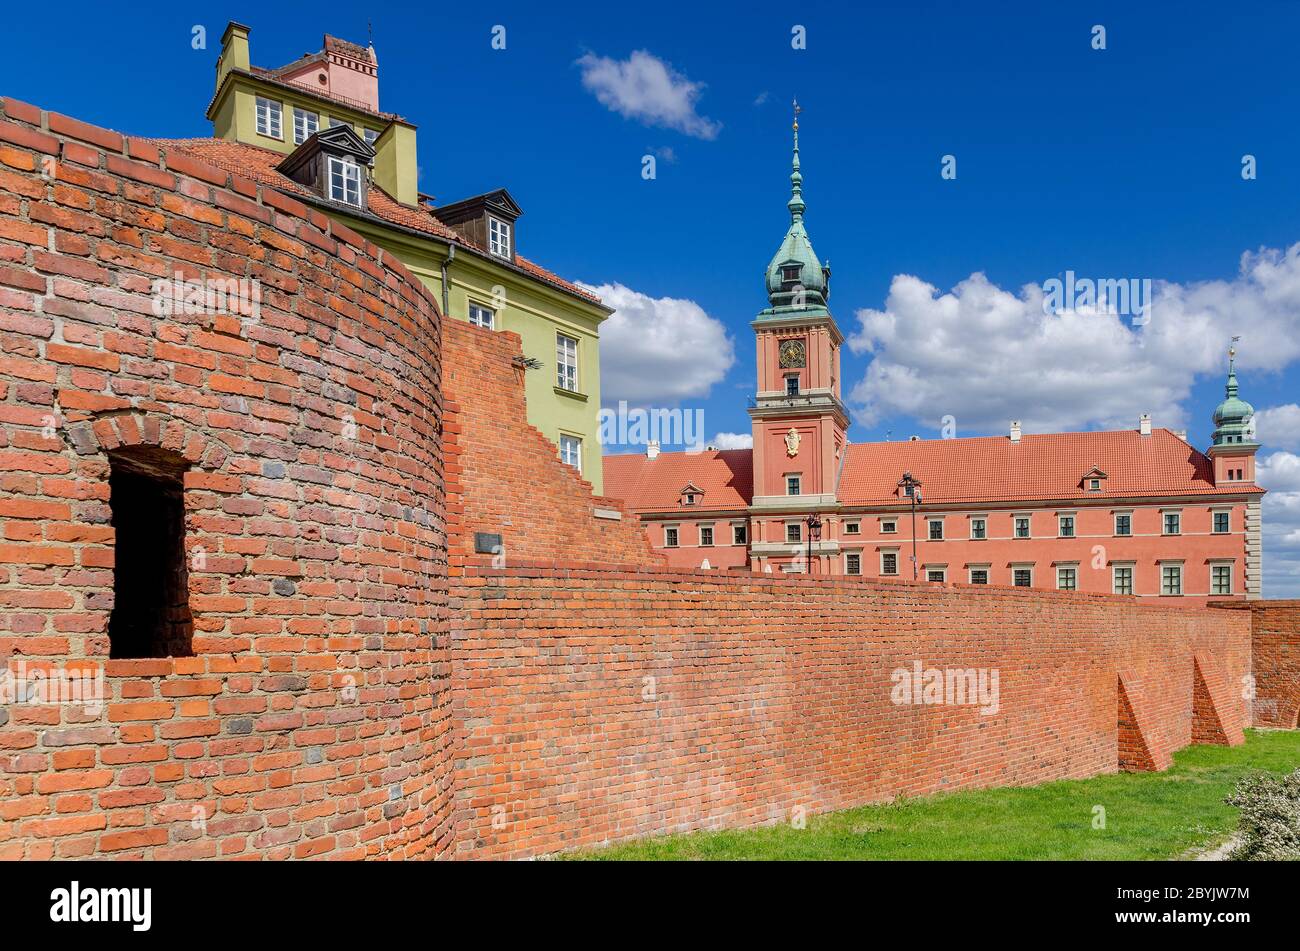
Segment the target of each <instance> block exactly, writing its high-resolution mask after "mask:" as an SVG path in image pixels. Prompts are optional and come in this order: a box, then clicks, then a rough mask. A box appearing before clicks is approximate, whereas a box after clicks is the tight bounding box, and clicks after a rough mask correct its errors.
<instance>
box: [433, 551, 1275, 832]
mask: <svg viewBox="0 0 1300 951" xmlns="http://www.w3.org/2000/svg"><path fill="white" fill-rule="evenodd" d="M451 599H452V600H451V616H452V633H451V636H452V651H451V660H452V671H453V675H452V676H453V684H454V687H453V693H454V720H455V721H456V724H457V731H458V736H457V746H458V748H460V749H461V753H460V754H459V759H458V768H457V770H456V776H455V790H456V792H455V796H456V810H455V822H456V834H455V835H456V853H455V854H456V855H458V856H463V857H476V856H491V857H522V856H529V855H536V854H539V853H545V852H551V851H555V850H560V849H567V848H573V847H577V846H589V845H594V844H597V843H600V842H604V841H609V840H615V839H621V838H626V837H630V836H638V835H649V834H654V833H662V832H668V831H678V830H688V829H699V828H712V827H720V826H745V825H755V824H762V823H767V822H780V821H787V820H789V819H790V818H791V816H792V812H793V810H795V809H804V810H806V811H807V812H818V811H822V810H829V809H840V808H846V807H850V806H854V805H858V804H861V803H866V802H871V801H876V800H882V799H888V798H891V797H894V796H897V795H900V794H906V795H918V794H924V793H932V792H938V791H943V790H952V789H961V788H971V787H982V786H996V785H1020V784H1029V783H1037V782H1043V781H1046V780H1052V779H1059V778H1063V777H1082V776H1090V775H1093V774H1096V773H1104V772H1114V771H1116V770H1117V769H1118V768H1119V766H1120V762H1121V758H1122V756H1124V752H1123V747H1122V746H1121V740H1120V733H1121V730H1120V729H1119V720H1120V716H1119V711H1120V700H1119V692H1118V691H1119V683H1120V682H1121V681H1122V682H1123V683H1124V686H1125V692H1126V695H1127V697H1128V700H1129V703H1130V705H1131V707H1132V711H1133V716H1132V717H1131V718H1130V720H1131V721H1132V722H1134V723H1135V724H1136V725H1137V727H1136V729H1137V730H1138V731H1140V732H1138V733H1130V734H1129V736H1128V740H1129V741H1130V742H1131V741H1132V740H1133V739H1135V738H1137V739H1140V741H1141V745H1142V747H1143V748H1144V749H1145V751H1146V754H1145V755H1146V758H1147V759H1148V760H1149V761H1148V762H1145V763H1142V762H1134V763H1131V764H1129V765H1130V766H1131V767H1132V768H1159V767H1160V766H1162V765H1164V764H1167V763H1168V762H1169V759H1170V756H1171V754H1172V752H1173V751H1174V750H1176V749H1178V748H1180V747H1182V746H1185V745H1187V744H1188V743H1190V742H1191V741H1192V736H1193V730H1194V729H1197V730H1198V732H1202V728H1199V727H1196V726H1195V724H1196V723H1197V722H1198V720H1199V719H1200V718H1201V717H1204V716H1205V715H1206V710H1205V709H1204V707H1202V710H1201V713H1200V716H1199V717H1198V715H1197V713H1196V711H1195V710H1194V705H1193V700H1194V697H1195V696H1196V694H1197V690H1198V687H1197V678H1196V677H1195V675H1194V670H1195V664H1196V663H1200V664H1201V666H1202V667H1203V668H1210V669H1212V670H1214V671H1215V673H1214V675H1213V676H1212V677H1211V676H1206V677H1205V678H1203V679H1204V681H1205V682H1207V683H1209V686H1208V687H1207V688H1206V692H1208V693H1209V694H1211V695H1212V700H1213V703H1214V707H1215V710H1214V712H1215V713H1217V715H1218V717H1219V718H1220V720H1221V722H1222V724H1223V726H1224V733H1225V738H1226V739H1228V740H1230V741H1232V742H1240V741H1241V726H1242V723H1243V721H1244V716H1245V710H1244V701H1243V700H1242V699H1241V696H1240V691H1237V692H1233V691H1231V690H1229V689H1226V687H1225V686H1224V685H1225V684H1231V683H1235V682H1239V680H1240V678H1241V677H1242V676H1244V675H1245V673H1246V671H1247V670H1248V668H1249V664H1250V644H1249V636H1248V634H1249V627H1248V623H1247V621H1246V618H1245V617H1244V616H1240V617H1238V616H1233V615H1228V614H1224V613H1221V612H1218V611H1211V610H1208V609H1204V608H1199V609H1180V608H1172V607H1165V606H1160V605H1146V604H1139V603H1135V602H1134V601H1133V600H1132V599H1125V598H1119V597H1111V596H1104V595H1067V594H1057V593H1054V592H1040V591H1032V590H1025V589H1015V588H992V587H987V588H973V587H967V586H961V587H952V586H944V587H940V586H933V585H930V586H927V585H911V584H904V583H890V582H878V581H863V580H855V579H816V578H814V579H807V578H798V579H789V578H781V577H774V576H770V575H766V576H757V575H752V576H741V577H735V576H726V575H722V574H720V573H686V574H672V573H669V572H666V571H664V572H654V571H618V570H611V571H604V572H601V571H591V570H586V569H578V568H574V569H569V570H564V569H557V568H553V567H552V568H536V569H533V568H529V567H527V566H516V567H513V568H509V569H506V570H505V571H494V570H492V569H490V568H485V567H477V566H471V567H469V568H468V569H467V574H466V576H465V577H464V578H461V579H453V587H452V590H451ZM915 661H920V662H921V663H922V665H923V669H928V668H932V667H933V668H936V669H947V668H954V669H979V668H984V669H986V670H992V669H995V670H997V671H998V672H999V692H1000V704H999V709H998V710H997V712H996V713H993V714H991V715H982V714H981V713H980V712H979V707H978V706H971V705H947V704H942V705H924V704H921V705H918V704H896V703H894V702H893V696H892V691H893V688H894V686H895V683H894V682H893V680H892V676H893V672H894V671H895V670H909V669H911V667H912V665H913V663H914V662H915ZM1211 681H1212V683H1211ZM1203 699H1204V698H1203Z"/></svg>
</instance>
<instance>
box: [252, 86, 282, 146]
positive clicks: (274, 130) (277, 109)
mask: <svg viewBox="0 0 1300 951" xmlns="http://www.w3.org/2000/svg"><path fill="white" fill-rule="evenodd" d="M254 109H255V111H256V114H257V134H258V135H264V136H266V137H267V138H268V139H278V140H279V141H281V142H283V141H284V105H283V103H281V102H280V101H279V100H277V99H267V98H265V97H264V96H258V97H257V103H256V105H255V106H254Z"/></svg>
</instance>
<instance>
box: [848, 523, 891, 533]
mask: <svg viewBox="0 0 1300 951" xmlns="http://www.w3.org/2000/svg"><path fill="white" fill-rule="evenodd" d="M881 531H884V529H883V528H882V529H881ZM844 534H845V535H861V534H862V523H861V522H845V523H844Z"/></svg>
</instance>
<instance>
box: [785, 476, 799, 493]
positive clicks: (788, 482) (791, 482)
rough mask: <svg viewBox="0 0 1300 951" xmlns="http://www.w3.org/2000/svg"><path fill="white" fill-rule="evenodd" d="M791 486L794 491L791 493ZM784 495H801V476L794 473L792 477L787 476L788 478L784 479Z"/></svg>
mask: <svg viewBox="0 0 1300 951" xmlns="http://www.w3.org/2000/svg"><path fill="white" fill-rule="evenodd" d="M791 486H793V487H794V491H793V492H791V491H790V488H791ZM785 494H786V495H803V476H802V475H800V474H798V473H796V474H794V475H788V476H786V477H785Z"/></svg>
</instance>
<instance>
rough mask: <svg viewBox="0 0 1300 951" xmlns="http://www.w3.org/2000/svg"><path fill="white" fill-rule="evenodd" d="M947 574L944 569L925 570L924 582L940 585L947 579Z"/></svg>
mask: <svg viewBox="0 0 1300 951" xmlns="http://www.w3.org/2000/svg"><path fill="white" fill-rule="evenodd" d="M947 574H948V571H947V569H945V568H927V569H925V580H926V581H934V582H937V583H940V584H942V583H943V582H944V581H945V580H946V579H947Z"/></svg>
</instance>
